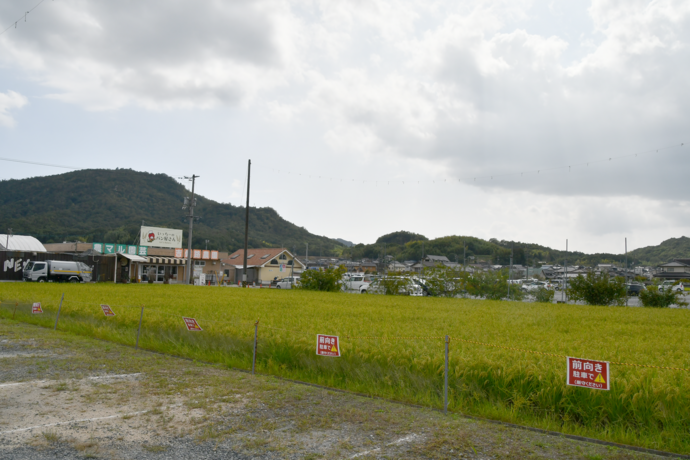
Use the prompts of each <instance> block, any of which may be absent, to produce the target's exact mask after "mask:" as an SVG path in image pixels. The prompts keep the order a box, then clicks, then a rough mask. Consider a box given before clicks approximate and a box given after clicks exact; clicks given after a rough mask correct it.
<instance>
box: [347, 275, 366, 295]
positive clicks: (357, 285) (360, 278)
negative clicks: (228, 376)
mask: <svg viewBox="0 0 690 460" xmlns="http://www.w3.org/2000/svg"><path fill="white" fill-rule="evenodd" d="M370 284H371V278H370V277H369V275H361V274H352V275H350V274H347V275H346V276H344V277H343V282H342V289H343V290H344V291H346V292H359V293H360V294H366V293H367V289H368V288H369V285H370Z"/></svg>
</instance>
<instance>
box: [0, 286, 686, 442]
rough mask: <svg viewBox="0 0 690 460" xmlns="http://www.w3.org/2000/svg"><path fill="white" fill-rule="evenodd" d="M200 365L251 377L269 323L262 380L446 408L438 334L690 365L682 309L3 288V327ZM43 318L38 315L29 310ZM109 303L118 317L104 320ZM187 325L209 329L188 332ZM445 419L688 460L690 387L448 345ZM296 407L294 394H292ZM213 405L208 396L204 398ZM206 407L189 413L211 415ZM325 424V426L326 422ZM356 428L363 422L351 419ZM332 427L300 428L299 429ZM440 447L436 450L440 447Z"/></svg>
mask: <svg viewBox="0 0 690 460" xmlns="http://www.w3.org/2000/svg"><path fill="white" fill-rule="evenodd" d="M63 291H64V292H65V302H64V303H63V307H62V312H61V317H60V323H59V326H58V328H59V329H62V330H66V331H70V332H73V333H77V334H81V335H85V336H90V337H96V338H102V339H107V340H111V341H115V342H119V343H124V344H129V345H134V342H135V340H136V330H137V326H138V321H139V314H140V311H141V310H140V307H139V306H140V305H145V310H144V320H143V324H142V334H141V337H140V341H139V345H140V347H144V348H147V349H150V350H156V351H162V352H165V353H171V354H175V355H180V356H185V357H189V358H193V359H199V360H204V361H210V362H216V363H221V364H224V365H226V366H233V367H240V368H245V369H247V368H250V367H251V359H252V344H253V334H254V322H255V321H256V319H258V318H260V323H259V348H258V355H257V362H256V367H257V370H258V371H259V372H263V373H269V374H275V375H280V376H284V377H288V378H295V379H299V380H304V381H309V382H314V383H319V384H322V385H327V386H331V387H337V388H344V389H348V390H352V391H356V392H362V393H367V394H372V395H378V396H383V397H387V398H392V399H397V400H401V401H406V402H412V403H417V404H422V405H425V406H432V407H442V403H443V340H442V339H440V338H439V339H434V340H408V341H405V340H378V339H377V340H371V339H347V336H353V337H369V336H388V337H394V336H398V337H410V336H413V337H429V336H433V337H443V336H445V335H446V334H447V335H450V336H451V337H453V338H454V339H464V340H473V341H480V342H489V343H495V344H499V345H503V346H508V347H513V348H524V349H528V350H536V351H542V352H547V353H554V354H558V355H568V356H576V357H585V358H592V359H602V360H608V361H615V362H629V363H639V364H650V365H655V366H667V367H680V368H688V367H690V347H689V346H688V345H690V343H689V342H690V339H688V338H687V334H686V332H685V331H687V330H688V328H689V327H690V312H688V311H687V310H679V309H673V310H656V309H638V308H618V307H592V306H574V305H539V304H530V303H520V302H517V303H513V302H491V301H478V300H466V299H435V298H407V297H386V296H358V295H344V294H338V293H334V294H331V293H318V292H300V291H274V290H258V289H246V290H243V289H224V288H208V287H191V286H159V285H153V286H150V285H126V286H115V285H105V284H98V285H77V286H71V285H53V284H52V283H48V284H43V285H38V284H24V283H2V284H0V300H2V301H3V303H2V304H0V316H2V317H7V318H11V316H12V314H13V310H14V305H15V304H14V302H11V303H5V302H6V301H8V302H9V301H14V300H16V301H20V302H22V303H20V305H19V306H18V307H17V312H16V319H18V320H21V321H25V322H29V323H32V324H38V325H42V326H45V327H52V326H53V324H54V321H55V313H56V311H57V305H58V303H59V298H60V295H61V293H62V292H63ZM34 301H40V302H42V305H43V309H44V311H45V313H44V314H43V315H32V314H31V313H30V302H34ZM100 303H108V304H109V305H111V307H112V308H113V310H114V311H115V313H116V315H117V316H116V317H114V318H105V317H104V316H103V314H102V312H101V310H100V308H99V306H98V305H99V304H100ZM181 316H189V317H194V318H196V319H197V320H198V321H199V324H200V325H201V327H202V328H203V329H204V330H203V331H202V332H194V333H192V332H187V331H186V329H184V327H183V323H182V319H181ZM317 333H331V334H336V335H339V336H340V338H341V352H342V355H343V356H342V358H323V357H317V356H316V355H315V353H314V348H315V335H316V334H317ZM450 350H451V351H450V359H451V361H450V363H451V366H450V379H449V380H450V381H449V384H450V392H449V399H450V409H451V410H458V411H462V412H466V413H471V414H475V415H480V416H484V417H489V418H494V419H498V420H504V421H508V422H512V423H519V424H526V425H532V426H537V427H541V428H545V429H549V430H557V431H563V432H567V433H572V434H578V435H584V436H592V437H597V438H600V439H605V440H611V441H616V442H621V443H626V444H634V445H640V446H644V447H650V448H655V449H663V450H670V451H675V452H679V453H689V452H690V419H689V418H688V417H687V408H688V407H690V376H689V375H688V373H686V372H684V371H674V370H663V369H645V368H635V367H626V366H617V365H613V367H612V371H611V377H612V379H613V382H612V389H611V391H608V392H597V391H594V390H588V389H582V388H573V387H568V386H566V385H565V359H564V358H560V357H552V356H544V355H534V354H527V353H524V352H520V351H515V350H506V349H498V348H486V347H481V346H478V345H474V344H468V343H463V342H460V341H458V340H451V345H450ZM293 398H295V399H297V398H299V395H295V396H293ZM203 399H206V398H203ZM204 404H205V403H204V402H203V401H202V399H201V398H200V399H198V400H195V401H194V402H193V403H192V405H198V407H204ZM327 415H328V414H324V419H326V420H327ZM352 416H353V417H356V416H357V415H356V414H352ZM314 426H319V427H323V428H327V426H328V424H324V422H323V420H319V421H316V420H309V419H305V421H304V427H303V428H304V429H307V428H308V427H311V428H313V427H314ZM439 442H440V441H439Z"/></svg>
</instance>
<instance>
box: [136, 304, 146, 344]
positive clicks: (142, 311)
mask: <svg viewBox="0 0 690 460" xmlns="http://www.w3.org/2000/svg"><path fill="white" fill-rule="evenodd" d="M143 318H144V306H143V305H142V306H141V316H139V329H137V343H136V345H134V349H135V350H138V349H139V333H140V332H141V320H142V319H143Z"/></svg>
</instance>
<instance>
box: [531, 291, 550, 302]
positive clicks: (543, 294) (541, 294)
mask: <svg viewBox="0 0 690 460" xmlns="http://www.w3.org/2000/svg"><path fill="white" fill-rule="evenodd" d="M554 294H555V293H554V292H553V291H552V290H551V289H546V288H543V287H540V288H539V289H537V290H536V291H534V294H533V295H534V301H535V302H541V303H551V302H553V296H554Z"/></svg>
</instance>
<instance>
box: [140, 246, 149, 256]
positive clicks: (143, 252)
mask: <svg viewBox="0 0 690 460" xmlns="http://www.w3.org/2000/svg"><path fill="white" fill-rule="evenodd" d="M137 255H138V256H142V257H146V256H148V255H149V248H148V247H146V246H139V252H138V253H137Z"/></svg>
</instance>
